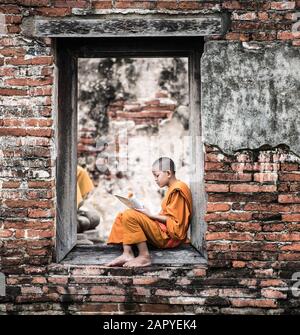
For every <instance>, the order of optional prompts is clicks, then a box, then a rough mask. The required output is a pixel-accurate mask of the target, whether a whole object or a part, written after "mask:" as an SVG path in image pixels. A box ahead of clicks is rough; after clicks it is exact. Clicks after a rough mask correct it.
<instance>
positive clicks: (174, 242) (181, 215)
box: [107, 180, 192, 248]
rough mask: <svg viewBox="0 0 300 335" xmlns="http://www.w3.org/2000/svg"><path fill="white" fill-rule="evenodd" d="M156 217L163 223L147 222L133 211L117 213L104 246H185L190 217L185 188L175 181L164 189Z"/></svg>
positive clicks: (184, 185) (189, 202)
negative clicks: (164, 220) (165, 219)
mask: <svg viewBox="0 0 300 335" xmlns="http://www.w3.org/2000/svg"><path fill="white" fill-rule="evenodd" d="M159 215H163V216H167V221H166V223H162V222H159V221H157V220H152V219H150V218H149V217H148V216H147V215H146V214H144V213H141V212H138V211H136V210H134V209H127V210H125V211H124V212H120V213H119V214H118V215H117V217H116V219H115V221H114V223H113V226H112V229H111V232H110V236H109V238H108V241H107V243H108V244H118V243H123V244H128V245H130V244H137V243H140V242H145V241H148V242H149V243H151V244H153V245H154V246H156V247H158V248H174V247H176V246H178V245H179V244H181V243H183V242H186V240H187V231H188V227H189V223H190V219H191V216H192V194H191V191H190V189H189V187H188V186H187V185H186V184H185V183H184V182H182V181H180V180H177V181H176V182H174V183H173V184H172V185H171V187H169V188H168V190H167V192H166V195H165V197H164V199H163V201H162V203H161V211H160V212H159Z"/></svg>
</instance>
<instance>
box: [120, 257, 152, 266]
mask: <svg viewBox="0 0 300 335" xmlns="http://www.w3.org/2000/svg"><path fill="white" fill-rule="evenodd" d="M149 265H151V258H150V256H138V257H136V258H134V259H132V260H130V261H128V262H126V263H124V265H123V267H124V268H135V267H142V266H149Z"/></svg>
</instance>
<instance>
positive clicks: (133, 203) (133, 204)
mask: <svg viewBox="0 0 300 335" xmlns="http://www.w3.org/2000/svg"><path fill="white" fill-rule="evenodd" d="M114 196H115V197H116V198H118V199H119V200H120V201H121V202H122V203H123V204H124V205H126V206H127V207H129V208H144V205H143V204H142V203H141V202H139V201H138V200H137V199H136V198H132V197H131V198H125V197H122V196H121V195H117V194H114Z"/></svg>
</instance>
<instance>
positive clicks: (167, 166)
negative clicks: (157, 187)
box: [152, 157, 176, 173]
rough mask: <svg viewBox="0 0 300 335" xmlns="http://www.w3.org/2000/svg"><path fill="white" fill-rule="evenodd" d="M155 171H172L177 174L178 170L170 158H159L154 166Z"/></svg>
mask: <svg viewBox="0 0 300 335" xmlns="http://www.w3.org/2000/svg"><path fill="white" fill-rule="evenodd" d="M152 169H153V170H160V171H167V170H170V171H171V172H172V173H175V171H176V168H175V164H174V161H173V160H172V159H171V158H169V157H159V158H158V159H157V160H156V161H155V162H154V163H153V164H152Z"/></svg>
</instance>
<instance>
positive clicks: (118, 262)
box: [106, 254, 134, 266]
mask: <svg viewBox="0 0 300 335" xmlns="http://www.w3.org/2000/svg"><path fill="white" fill-rule="evenodd" d="M132 259H134V256H133V255H128V254H125V255H124V254H123V255H121V256H119V257H117V258H115V259H114V260H112V261H111V262H109V263H108V264H107V265H106V266H123V264H125V263H127V262H130V261H131V260H132Z"/></svg>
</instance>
